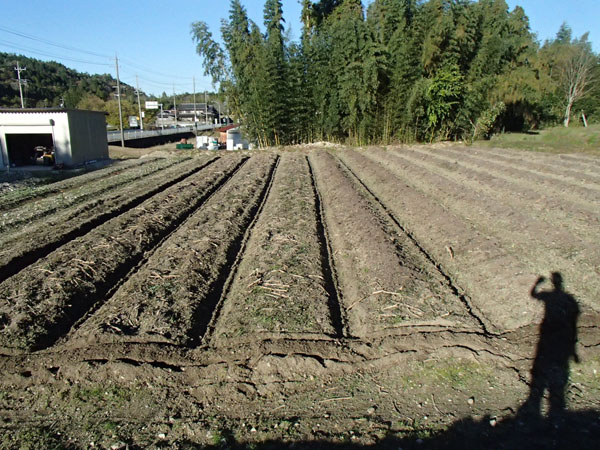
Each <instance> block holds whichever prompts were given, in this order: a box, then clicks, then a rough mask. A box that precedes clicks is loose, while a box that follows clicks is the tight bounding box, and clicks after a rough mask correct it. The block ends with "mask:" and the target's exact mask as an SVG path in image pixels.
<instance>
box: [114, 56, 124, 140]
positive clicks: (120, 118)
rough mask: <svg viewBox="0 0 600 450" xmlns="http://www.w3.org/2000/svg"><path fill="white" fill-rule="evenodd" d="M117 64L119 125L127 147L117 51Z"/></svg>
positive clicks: (122, 138)
mask: <svg viewBox="0 0 600 450" xmlns="http://www.w3.org/2000/svg"><path fill="white" fill-rule="evenodd" d="M115 66H116V67H117V99H118V100H119V127H120V129H121V147H125V135H124V134H123V112H122V110H121V82H120V81H119V58H117V54H116V53H115Z"/></svg>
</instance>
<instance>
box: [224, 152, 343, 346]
mask: <svg viewBox="0 0 600 450" xmlns="http://www.w3.org/2000/svg"><path fill="white" fill-rule="evenodd" d="M317 217H318V210H317V206H316V199H315V196H314V191H313V189H312V184H311V176H310V170H309V166H308V162H307V160H306V157H305V156H303V155H301V154H286V155H283V156H282V157H281V160H280V163H279V166H278V168H277V172H276V173H275V178H274V180H273V186H272V188H271V190H270V192H269V196H268V197H267V199H266V202H265V205H264V208H263V209H262V211H261V214H260V216H259V217H258V220H257V222H256V225H255V227H254V230H253V231H252V234H250V237H249V240H248V243H247V246H246V249H245V251H244V255H243V258H242V260H241V262H240V265H239V268H238V270H237V274H236V275H235V277H234V278H233V281H232V285H231V289H230V291H229V292H228V295H227V299H226V301H225V303H224V305H223V311H222V314H221V315H220V317H219V320H218V321H217V322H216V326H215V336H214V341H215V342H222V341H224V340H228V339H238V340H239V339H244V338H247V337H248V336H251V338H253V339H256V338H257V337H258V338H260V337H261V335H263V334H265V333H267V334H268V333H271V334H290V333H304V334H310V333H315V334H326V335H330V336H339V335H340V334H341V328H342V325H341V317H340V315H339V312H338V313H335V312H333V314H332V311H331V309H332V307H333V305H332V303H334V302H335V299H333V300H332V299H331V295H334V296H335V289H333V292H331V288H332V286H331V284H332V282H331V280H330V279H329V280H328V279H327V278H326V273H325V268H324V261H323V253H322V243H321V242H320V239H319V228H318V220H317ZM325 252H326V251H325ZM325 255H326V253H325ZM325 258H326V256H325ZM325 264H327V261H326V260H325ZM328 281H329V283H330V284H329V285H328ZM328 288H329V289H328Z"/></svg>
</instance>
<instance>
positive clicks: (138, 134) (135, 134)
mask: <svg viewBox="0 0 600 450" xmlns="http://www.w3.org/2000/svg"><path fill="white" fill-rule="evenodd" d="M222 126H223V125H220V124H216V125H215V124H207V125H198V131H204V130H212V129H214V128H220V127H222ZM193 131H194V127H193V126H190V127H177V128H165V129H164V130H123V138H124V139H125V140H126V141H129V140H132V139H143V138H147V137H153V136H168V135H170V134H178V133H192V132H193ZM106 136H107V139H108V142H120V141H121V132H120V131H108V132H107V133H106Z"/></svg>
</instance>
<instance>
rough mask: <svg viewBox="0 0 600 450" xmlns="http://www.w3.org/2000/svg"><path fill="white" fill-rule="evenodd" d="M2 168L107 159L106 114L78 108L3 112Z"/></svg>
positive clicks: (70, 164) (0, 127) (0, 137)
mask: <svg viewBox="0 0 600 450" xmlns="http://www.w3.org/2000/svg"><path fill="white" fill-rule="evenodd" d="M0 144H1V145H2V148H1V152H0V157H1V158H0V159H1V161H0V163H1V166H2V167H23V166H29V165H57V166H58V167H75V166H79V165H82V164H85V163H87V162H91V161H98V160H103V159H108V142H107V136H106V113H105V112H102V111H83V110H75V109H62V108H60V109H59V108H51V109H2V110H0Z"/></svg>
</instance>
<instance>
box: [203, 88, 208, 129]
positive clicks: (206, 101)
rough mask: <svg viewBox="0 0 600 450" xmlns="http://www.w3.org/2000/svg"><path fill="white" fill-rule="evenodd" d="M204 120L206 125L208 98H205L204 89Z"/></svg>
mask: <svg viewBox="0 0 600 450" xmlns="http://www.w3.org/2000/svg"><path fill="white" fill-rule="evenodd" d="M204 122H205V123H206V124H207V125H208V100H206V91H204Z"/></svg>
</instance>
